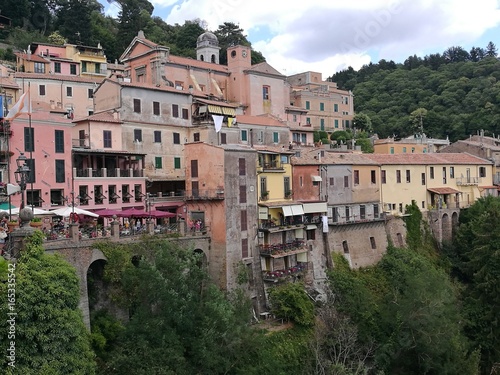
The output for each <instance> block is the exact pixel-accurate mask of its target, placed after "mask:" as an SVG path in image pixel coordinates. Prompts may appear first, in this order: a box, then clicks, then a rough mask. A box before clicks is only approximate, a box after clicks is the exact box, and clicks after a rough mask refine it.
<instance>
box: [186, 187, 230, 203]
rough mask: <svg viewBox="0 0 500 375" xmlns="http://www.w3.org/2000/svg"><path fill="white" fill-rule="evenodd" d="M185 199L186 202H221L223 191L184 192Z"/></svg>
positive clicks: (201, 190)
mask: <svg viewBox="0 0 500 375" xmlns="http://www.w3.org/2000/svg"><path fill="white" fill-rule="evenodd" d="M185 199H186V200H187V201H200V200H222V199H224V190H222V189H200V190H186V195H185Z"/></svg>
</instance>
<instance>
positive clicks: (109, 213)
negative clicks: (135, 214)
mask: <svg viewBox="0 0 500 375" xmlns="http://www.w3.org/2000/svg"><path fill="white" fill-rule="evenodd" d="M94 213H96V214H98V215H99V216H102V217H113V216H114V215H116V216H117V217H122V216H123V211H122V210H113V209H112V208H103V209H102V210H97V211H94Z"/></svg>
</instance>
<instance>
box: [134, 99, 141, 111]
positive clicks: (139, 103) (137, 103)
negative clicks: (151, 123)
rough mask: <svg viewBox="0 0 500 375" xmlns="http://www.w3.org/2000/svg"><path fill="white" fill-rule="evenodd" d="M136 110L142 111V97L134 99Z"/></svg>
mask: <svg viewBox="0 0 500 375" xmlns="http://www.w3.org/2000/svg"><path fill="white" fill-rule="evenodd" d="M134 112H135V113H141V99H134Z"/></svg>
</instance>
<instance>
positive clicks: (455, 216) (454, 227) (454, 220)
mask: <svg viewBox="0 0 500 375" xmlns="http://www.w3.org/2000/svg"><path fill="white" fill-rule="evenodd" d="M457 229H458V212H457V211H454V212H453V213H452V214H451V236H452V239H453V238H454V237H455V234H456V233H457Z"/></svg>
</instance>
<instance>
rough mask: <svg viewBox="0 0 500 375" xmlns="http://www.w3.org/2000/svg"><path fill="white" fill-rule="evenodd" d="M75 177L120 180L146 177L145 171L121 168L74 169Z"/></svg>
mask: <svg viewBox="0 0 500 375" xmlns="http://www.w3.org/2000/svg"><path fill="white" fill-rule="evenodd" d="M73 175H74V176H75V178H78V177H82V178H85V177H97V178H100V177H103V178H113V177H115V178H118V177H122V178H123V177H125V178H130V177H144V170H143V169H119V168H113V169H108V168H100V169H92V168H83V169H76V168H75V169H73Z"/></svg>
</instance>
